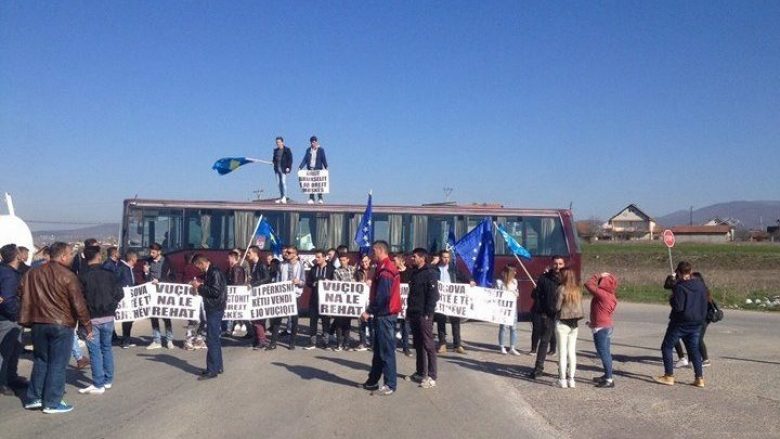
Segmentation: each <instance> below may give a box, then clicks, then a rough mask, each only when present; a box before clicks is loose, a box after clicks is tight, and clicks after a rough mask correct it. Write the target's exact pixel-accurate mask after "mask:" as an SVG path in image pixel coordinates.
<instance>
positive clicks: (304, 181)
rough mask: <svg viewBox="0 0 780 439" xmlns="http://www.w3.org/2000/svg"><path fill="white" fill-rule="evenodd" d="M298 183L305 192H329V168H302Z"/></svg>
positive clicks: (299, 172)
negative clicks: (308, 169)
mask: <svg viewBox="0 0 780 439" xmlns="http://www.w3.org/2000/svg"><path fill="white" fill-rule="evenodd" d="M298 184H299V185H300V186H301V192H302V193H304V194H329V193H330V182H329V178H328V170H327V169H320V170H311V171H307V170H305V169H301V170H300V171H298Z"/></svg>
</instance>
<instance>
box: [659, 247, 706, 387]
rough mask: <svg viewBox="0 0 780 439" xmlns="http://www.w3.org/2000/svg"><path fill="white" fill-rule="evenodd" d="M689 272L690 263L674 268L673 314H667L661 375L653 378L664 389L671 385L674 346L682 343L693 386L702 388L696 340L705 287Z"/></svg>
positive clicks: (699, 353)
mask: <svg viewBox="0 0 780 439" xmlns="http://www.w3.org/2000/svg"><path fill="white" fill-rule="evenodd" d="M691 272H692V267H691V264H690V262H686V261H682V262H680V263H679V264H677V270H675V274H676V277H677V282H676V283H675V284H674V287H673V288H672V297H671V298H670V299H669V304H670V305H671V307H672V312H671V313H670V314H669V326H668V327H667V328H666V335H664V341H663V343H662V344H661V354H662V355H663V359H664V374H663V375H662V376H659V377H656V378H655V381H656V382H658V383H660V384H665V385H667V386H672V385H674V357H673V355H674V354H673V352H674V345H675V344H676V343H677V341H678V340H680V339H682V340H683V342H684V343H685V348H686V350H687V351H688V355H689V356H690V357H691V360H692V361H693V370H694V373H695V375H696V377H695V380H694V382H693V383H692V384H693V385H694V386H695V387H704V373H703V371H702V364H701V361H702V360H701V351H700V350H699V337H700V333H701V327H702V325H703V324H704V321H705V319H706V318H707V287H706V286H705V285H704V282H702V280H701V279H698V278H695V277H693V276H691Z"/></svg>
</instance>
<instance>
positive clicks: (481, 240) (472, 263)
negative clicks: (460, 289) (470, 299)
mask: <svg viewBox="0 0 780 439" xmlns="http://www.w3.org/2000/svg"><path fill="white" fill-rule="evenodd" d="M455 252H456V253H457V254H458V256H460V258H461V259H462V260H463V263H465V264H466V267H468V269H469V271H471V277H472V278H473V279H474V282H476V284H477V285H479V286H480V287H490V286H492V285H493V261H494V259H495V242H493V221H492V220H491V219H490V218H488V217H486V218H485V219H483V220H482V221H481V222H480V223H479V224H478V225H477V227H475V228H474V230H472V231H470V232H469V233H467V234H466V235H464V236H463V238H461V239H460V241H458V242H456V243H455Z"/></svg>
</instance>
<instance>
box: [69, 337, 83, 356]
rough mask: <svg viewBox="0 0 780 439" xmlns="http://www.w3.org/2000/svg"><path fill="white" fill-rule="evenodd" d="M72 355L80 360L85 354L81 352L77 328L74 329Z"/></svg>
mask: <svg viewBox="0 0 780 439" xmlns="http://www.w3.org/2000/svg"><path fill="white" fill-rule="evenodd" d="M70 355H71V356H72V357H73V359H74V360H79V359H80V358H81V357H83V356H84V353H83V352H81V346H79V336H78V334H77V333H76V331H75V330H73V346H72V347H71V349H70Z"/></svg>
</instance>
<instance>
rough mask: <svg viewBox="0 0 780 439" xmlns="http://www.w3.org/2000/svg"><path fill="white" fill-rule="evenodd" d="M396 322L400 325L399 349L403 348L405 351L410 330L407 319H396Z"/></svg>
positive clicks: (407, 348) (407, 346)
mask: <svg viewBox="0 0 780 439" xmlns="http://www.w3.org/2000/svg"><path fill="white" fill-rule="evenodd" d="M398 324H399V325H401V349H403V351H404V352H407V351H408V350H409V332H410V331H411V329H410V327H409V321H408V320H406V319H398Z"/></svg>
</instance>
